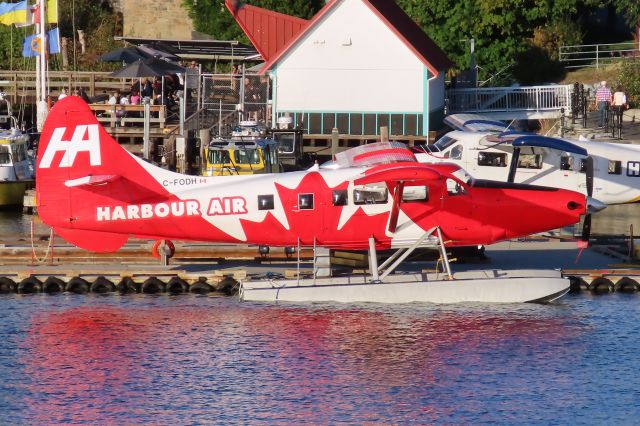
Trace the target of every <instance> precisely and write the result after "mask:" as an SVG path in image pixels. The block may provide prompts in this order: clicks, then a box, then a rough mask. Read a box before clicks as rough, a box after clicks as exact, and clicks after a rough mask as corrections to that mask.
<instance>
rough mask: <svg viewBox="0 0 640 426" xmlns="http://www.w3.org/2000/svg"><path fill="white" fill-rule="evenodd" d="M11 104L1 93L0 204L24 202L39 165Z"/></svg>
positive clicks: (15, 204)
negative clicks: (6, 126)
mask: <svg viewBox="0 0 640 426" xmlns="http://www.w3.org/2000/svg"><path fill="white" fill-rule="evenodd" d="M11 112H12V111H11V104H10V103H9V101H8V100H7V99H4V96H3V95H2V94H0V124H2V125H9V126H10V128H9V129H2V128H0V208H3V207H16V206H22V202H23V199H24V193H25V191H26V190H27V189H29V188H33V187H34V180H35V167H34V161H33V155H32V154H31V153H30V152H29V135H26V134H23V133H22V132H20V130H19V129H18V126H17V123H16V120H15V118H14V117H13V116H12V113H11Z"/></svg>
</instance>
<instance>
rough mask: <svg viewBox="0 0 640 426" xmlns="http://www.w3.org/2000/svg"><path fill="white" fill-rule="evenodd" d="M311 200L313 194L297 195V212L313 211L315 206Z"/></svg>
mask: <svg viewBox="0 0 640 426" xmlns="http://www.w3.org/2000/svg"><path fill="white" fill-rule="evenodd" d="M313 198H314V196H313V193H303V194H298V210H313V209H314V204H315V203H314V199H313Z"/></svg>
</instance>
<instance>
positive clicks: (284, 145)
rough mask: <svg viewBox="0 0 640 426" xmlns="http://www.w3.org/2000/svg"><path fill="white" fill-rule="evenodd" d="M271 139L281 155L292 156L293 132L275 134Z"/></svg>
mask: <svg viewBox="0 0 640 426" xmlns="http://www.w3.org/2000/svg"><path fill="white" fill-rule="evenodd" d="M273 139H274V140H275V141H276V142H277V146H278V152H280V153H281V154H294V153H295V151H296V134H295V132H293V131H292V132H280V133H275V134H274V136H273Z"/></svg>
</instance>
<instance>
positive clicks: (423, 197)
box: [402, 185, 429, 203]
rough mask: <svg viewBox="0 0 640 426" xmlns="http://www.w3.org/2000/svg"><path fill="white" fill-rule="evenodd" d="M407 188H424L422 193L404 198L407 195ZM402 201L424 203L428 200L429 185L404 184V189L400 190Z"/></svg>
mask: <svg viewBox="0 0 640 426" xmlns="http://www.w3.org/2000/svg"><path fill="white" fill-rule="evenodd" d="M408 188H416V189H422V188H424V195H422V194H417V196H415V197H414V198H406V197H407V189H408ZM402 202H403V203H426V202H429V187H428V186H426V185H410V186H405V187H404V190H403V191H402Z"/></svg>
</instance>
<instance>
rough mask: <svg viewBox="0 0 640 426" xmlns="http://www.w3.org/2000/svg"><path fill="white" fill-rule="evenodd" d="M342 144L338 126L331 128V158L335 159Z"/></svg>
mask: <svg viewBox="0 0 640 426" xmlns="http://www.w3.org/2000/svg"><path fill="white" fill-rule="evenodd" d="M339 144H340V133H339V132H338V129H337V128H335V127H334V128H333V129H331V158H332V159H335V158H336V154H337V153H338V145H339Z"/></svg>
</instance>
